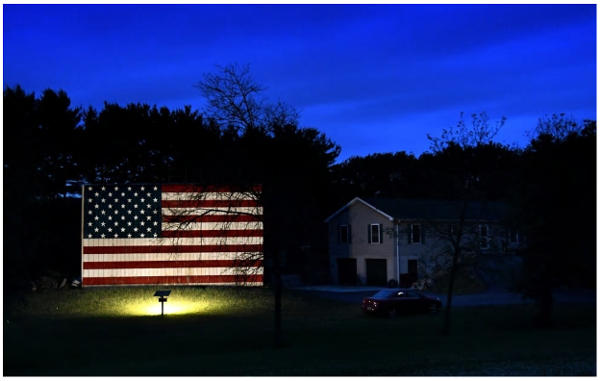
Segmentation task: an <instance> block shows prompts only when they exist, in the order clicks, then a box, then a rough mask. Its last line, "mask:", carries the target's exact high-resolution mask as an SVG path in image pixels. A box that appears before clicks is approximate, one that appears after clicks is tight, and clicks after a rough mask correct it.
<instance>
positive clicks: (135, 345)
mask: <svg viewBox="0 0 600 381" xmlns="http://www.w3.org/2000/svg"><path fill="white" fill-rule="evenodd" d="M157 289H159V288H156V287H142V288H97V289H84V290H72V291H60V292H58V291H57V292H47V293H40V294H32V295H30V297H29V298H28V299H27V303H26V304H24V305H23V306H22V307H21V308H20V311H19V316H16V317H17V318H16V320H13V321H9V322H6V321H5V323H4V374H5V375H31V376H36V375H37V376H41V375H55V376H65V375H71V376H73V375H79V376H82V375H83V376H85V375H87V376H98V375H104V376H115V375H116V376H178V375H179V376H202V375H204V376H279V375H288V376H325V375H328V376H353V375H360V376H368V375H386V376H399V375H400V376H402V375H404V376H407V375H413V376H420V375H425V376H440V375H442V376H444V375H445V376H450V375H463V376H471V375H475V376H477V375H481V376H483V375H488V376H491V375H505V376H507V375H521V376H532V375H537V376H543V375H555V376H565V375H567V376H569V375H571V376H572V375H588V376H590V375H595V374H596V308H595V306H584V305H557V306H556V309H555V318H556V321H557V326H556V327H554V328H553V329H550V330H540V329H536V328H534V327H533V325H532V323H531V316H532V313H533V308H534V307H533V306H531V305H516V306H485V307H462V308H455V309H454V312H453V315H452V317H453V332H452V334H451V335H450V336H440V335H439V330H440V328H441V324H442V321H443V314H430V315H409V316H403V317H401V318H398V319H380V318H371V317H367V316H364V315H363V314H362V312H361V311H360V308H359V306H358V305H352V304H347V303H343V302H336V301H331V300H325V299H320V298H316V297H310V296H307V295H304V294H301V293H294V292H286V293H285V294H284V299H283V328H284V340H285V341H286V343H288V346H286V347H284V348H274V347H273V345H272V343H273V294H272V291H271V290H267V289H262V288H252V289H243V288H242V289H236V288H214V287H213V288H211V287H207V288H175V287H173V288H169V289H171V290H172V292H171V295H170V296H169V301H168V302H167V303H165V308H167V305H169V303H172V304H170V305H171V306H173V310H171V311H169V310H168V309H166V313H167V315H166V316H165V317H160V316H155V315H158V314H159V313H160V304H159V303H158V301H157V298H155V297H153V295H154V292H155V291H156V290H157ZM176 307H179V308H181V309H180V310H179V311H175V310H174V308H176ZM158 358H161V361H157V360H156V359H158ZM107 364H108V365H107Z"/></svg>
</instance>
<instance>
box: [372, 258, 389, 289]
mask: <svg viewBox="0 0 600 381" xmlns="http://www.w3.org/2000/svg"><path fill="white" fill-rule="evenodd" d="M387 282H388V279H387V265H386V260H385V259H367V285H369V286H386V285H387Z"/></svg>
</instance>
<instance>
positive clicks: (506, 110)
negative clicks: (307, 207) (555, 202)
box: [3, 4, 597, 160]
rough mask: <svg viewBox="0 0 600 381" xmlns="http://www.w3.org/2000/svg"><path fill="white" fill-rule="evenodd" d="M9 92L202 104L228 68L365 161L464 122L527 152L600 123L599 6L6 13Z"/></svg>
mask: <svg viewBox="0 0 600 381" xmlns="http://www.w3.org/2000/svg"><path fill="white" fill-rule="evenodd" d="M3 14H4V20H3V22H4V47H3V49H4V52H3V54H4V56H3V61H4V70H3V83H4V86H14V85H16V84H20V85H21V86H23V88H24V89H25V90H26V91H29V92H31V91H35V92H36V93H40V92H41V91H42V90H44V89H46V88H51V89H54V90H58V89H63V90H65V91H66V92H67V94H68V95H69V96H70V98H71V100H72V102H73V104H74V105H76V106H83V107H84V108H87V107H88V106H90V105H91V106H93V107H95V108H96V109H98V110H101V109H102V107H103V102H104V101H108V102H111V103H119V104H122V105H126V104H127V103H138V102H139V103H148V104H150V105H154V104H156V105H157V106H167V107H169V108H171V109H176V108H183V106H184V105H192V108H193V109H199V110H202V109H203V107H204V104H203V99H202V98H201V96H200V94H199V90H198V89H197V88H195V87H194V85H195V84H196V83H197V82H198V81H199V80H200V79H201V78H202V74H203V73H206V72H214V71H215V65H227V64H229V63H234V62H237V63H240V64H246V63H248V64H250V68H251V72H252V74H253V77H254V79H255V80H256V81H257V82H259V83H260V84H263V85H265V86H267V87H268V90H267V91H266V92H265V94H266V96H267V97H269V98H270V99H271V100H274V101H275V100H277V99H280V100H282V101H284V102H286V103H288V104H290V105H292V106H294V107H296V108H297V109H299V110H300V111H301V119H300V124H301V125H302V126H310V127H316V128H317V129H319V130H320V131H322V132H324V133H325V134H327V136H329V137H330V138H331V139H333V140H334V141H335V142H336V143H338V144H340V145H341V147H342V154H341V156H340V158H339V159H340V160H343V159H346V158H348V157H350V156H353V155H360V156H362V155H367V154H371V153H378V152H379V153H381V152H395V151H407V152H413V153H415V154H416V155H419V154H421V153H422V152H424V151H426V150H427V149H428V148H429V142H428V140H427V137H426V135H427V134H428V133H429V134H432V135H434V136H439V135H440V134H441V130H442V128H448V127H450V126H453V125H456V123H457V122H458V120H459V115H460V112H461V111H462V112H465V114H467V115H469V114H472V113H480V112H482V111H485V112H487V114H488V115H489V116H490V119H491V121H492V122H494V121H496V120H498V119H500V118H501V117H502V116H506V117H507V118H508V119H507V122H506V124H505V126H504V128H503V130H502V132H501V133H500V135H499V136H498V138H497V140H498V141H500V142H504V143H514V142H516V143H518V144H519V145H521V146H524V145H525V144H526V138H525V132H526V131H528V130H532V129H533V128H534V127H535V125H536V123H537V120H538V119H539V118H541V117H544V115H547V114H548V115H550V114H552V113H566V114H567V115H569V116H573V117H574V118H575V119H577V120H582V119H594V120H595V119H596V104H597V101H596V57H597V54H596V46H597V43H596V5H595V4H588V5H373V6H370V5H173V6H170V5H6V4H5V5H3Z"/></svg>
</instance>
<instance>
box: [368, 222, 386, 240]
mask: <svg viewBox="0 0 600 381" xmlns="http://www.w3.org/2000/svg"><path fill="white" fill-rule="evenodd" d="M368 227H369V243H383V226H382V225H381V224H370V225H369V226H368Z"/></svg>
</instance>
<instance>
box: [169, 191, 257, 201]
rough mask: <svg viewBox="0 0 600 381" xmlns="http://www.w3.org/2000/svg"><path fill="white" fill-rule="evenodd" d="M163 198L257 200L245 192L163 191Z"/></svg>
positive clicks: (175, 199) (179, 199)
mask: <svg viewBox="0 0 600 381" xmlns="http://www.w3.org/2000/svg"><path fill="white" fill-rule="evenodd" d="M161 197H162V199H163V200H174V201H181V200H226V201H230V200H256V199H257V197H256V196H255V195H254V194H252V193H243V192H234V193H227V192H163V193H162V196H161Z"/></svg>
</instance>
